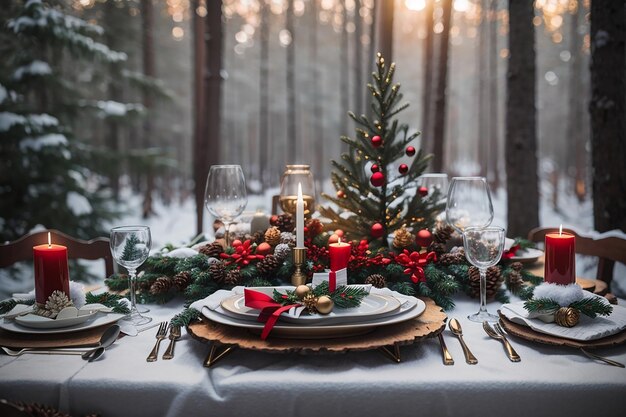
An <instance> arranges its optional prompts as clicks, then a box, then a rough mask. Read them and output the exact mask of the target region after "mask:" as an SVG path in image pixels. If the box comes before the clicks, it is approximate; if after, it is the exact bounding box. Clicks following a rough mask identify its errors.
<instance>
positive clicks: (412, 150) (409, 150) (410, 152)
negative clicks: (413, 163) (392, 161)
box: [405, 146, 415, 156]
mask: <svg viewBox="0 0 626 417" xmlns="http://www.w3.org/2000/svg"><path fill="white" fill-rule="evenodd" d="M405 152H406V154H407V155H408V156H413V155H415V148H414V147H413V146H407V147H406V151H405Z"/></svg>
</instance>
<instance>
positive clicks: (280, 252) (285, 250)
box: [274, 243, 291, 259]
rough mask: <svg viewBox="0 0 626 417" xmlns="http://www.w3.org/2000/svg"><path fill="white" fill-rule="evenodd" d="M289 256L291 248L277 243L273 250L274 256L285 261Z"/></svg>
mask: <svg viewBox="0 0 626 417" xmlns="http://www.w3.org/2000/svg"><path fill="white" fill-rule="evenodd" d="M289 255H291V246H289V245H288V244H286V243H279V244H278V245H276V248H274V256H276V257H277V258H280V259H287V257H288V256H289Z"/></svg>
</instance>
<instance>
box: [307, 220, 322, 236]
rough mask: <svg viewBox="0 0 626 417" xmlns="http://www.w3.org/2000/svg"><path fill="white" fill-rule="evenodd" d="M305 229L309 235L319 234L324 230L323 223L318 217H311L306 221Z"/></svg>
mask: <svg viewBox="0 0 626 417" xmlns="http://www.w3.org/2000/svg"><path fill="white" fill-rule="evenodd" d="M306 229H307V232H308V234H309V236H310V237H312V238H313V237H315V236H317V235H321V234H322V233H323V232H324V225H323V224H322V222H321V221H319V220H318V219H311V220H309V221H308V222H306Z"/></svg>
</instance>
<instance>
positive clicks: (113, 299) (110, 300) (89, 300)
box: [85, 292, 130, 314]
mask: <svg viewBox="0 0 626 417" xmlns="http://www.w3.org/2000/svg"><path fill="white" fill-rule="evenodd" d="M123 298H124V297H122V296H121V295H119V294H112V293H110V292H103V293H101V294H98V295H94V294H93V293H92V292H88V293H87V294H85V303H86V304H94V303H99V304H102V305H104V306H106V307H110V308H112V309H113V312H114V313H119V314H128V313H130V309H129V308H128V307H126V305H125V304H123V303H121V302H120V301H121V300H122V299H123Z"/></svg>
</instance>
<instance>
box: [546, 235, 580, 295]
mask: <svg viewBox="0 0 626 417" xmlns="http://www.w3.org/2000/svg"><path fill="white" fill-rule="evenodd" d="M545 247H546V254H545V269H544V276H543V279H544V281H545V282H551V283H554V284H561V285H567V284H573V283H575V282H576V237H575V236H574V235H571V234H569V233H563V226H562V225H561V227H560V228H559V233H548V234H546V239H545Z"/></svg>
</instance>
